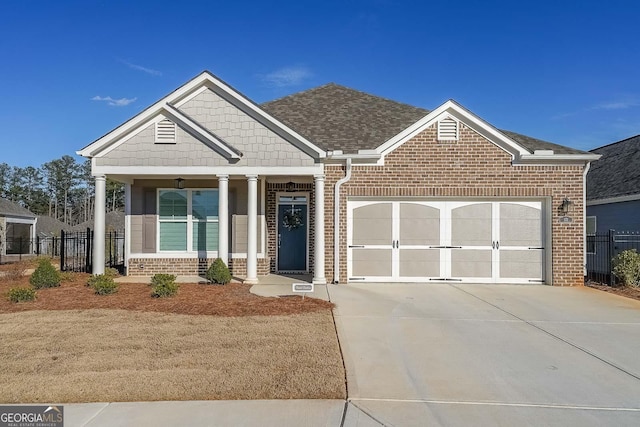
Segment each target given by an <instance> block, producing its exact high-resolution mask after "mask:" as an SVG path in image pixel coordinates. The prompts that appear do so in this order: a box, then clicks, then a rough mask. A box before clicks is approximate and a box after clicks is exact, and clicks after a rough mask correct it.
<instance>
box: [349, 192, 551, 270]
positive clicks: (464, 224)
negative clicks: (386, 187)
mask: <svg viewBox="0 0 640 427" xmlns="http://www.w3.org/2000/svg"><path fill="white" fill-rule="evenodd" d="M545 206H546V204H545V201H544V200H433V201H432V200H412V199H405V200H403V199H397V200H396V199H386V200H349V201H348V202H347V276H348V281H349V282H433V281H456V282H471V283H541V282H544V281H545V264H546V256H545V241H546V230H548V228H549V225H548V224H547V221H546V218H547V217H548V215H547V214H546V213H545V209H544V208H545Z"/></svg>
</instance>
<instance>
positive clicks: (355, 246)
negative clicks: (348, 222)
mask: <svg viewBox="0 0 640 427" xmlns="http://www.w3.org/2000/svg"><path fill="white" fill-rule="evenodd" d="M349 247H350V248H364V245H349Z"/></svg>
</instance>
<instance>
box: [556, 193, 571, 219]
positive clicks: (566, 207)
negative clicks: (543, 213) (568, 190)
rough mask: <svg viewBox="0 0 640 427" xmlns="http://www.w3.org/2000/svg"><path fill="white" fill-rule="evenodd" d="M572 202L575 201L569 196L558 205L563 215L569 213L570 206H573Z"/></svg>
mask: <svg viewBox="0 0 640 427" xmlns="http://www.w3.org/2000/svg"><path fill="white" fill-rule="evenodd" d="M572 204H573V202H572V201H571V200H569V198H568V197H565V198H564V199H563V200H562V203H561V204H560V206H559V207H558V210H559V211H560V213H561V214H562V215H566V214H567V213H569V208H570V207H571V205H572Z"/></svg>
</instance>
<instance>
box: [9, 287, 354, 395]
mask: <svg viewBox="0 0 640 427" xmlns="http://www.w3.org/2000/svg"><path fill="white" fill-rule="evenodd" d="M87 277H88V276H87V275H75V277H74V280H73V281H69V282H63V284H62V286H61V287H60V288H53V289H46V290H40V291H38V298H37V301H35V302H26V303H19V304H15V303H10V302H8V301H7V299H6V292H7V290H8V289H9V288H10V287H14V286H16V285H17V284H18V283H17V282H14V281H12V282H11V283H10V282H9V281H8V280H6V279H5V278H4V277H0V295H1V298H0V402H1V403H17V402H23V403H26V402H61V403H65V402H98V401H151V400H210V399H211V400H212V399H326V398H345V396H346V390H345V373H344V368H343V364H342V359H341V356H340V350H339V347H338V342H337V338H336V333H335V328H334V324H333V319H332V316H331V311H330V308H331V304H330V303H328V302H325V301H319V300H315V299H313V298H305V299H304V301H303V300H302V299H301V298H299V297H291V298H263V297H258V296H256V295H252V294H250V293H249V287H248V286H245V285H241V284H231V285H226V286H212V285H197V284H183V285H181V286H180V290H179V292H178V295H176V296H175V297H171V298H164V299H156V298H152V297H151V296H150V287H149V286H148V285H145V284H121V285H120V290H119V291H118V293H116V294H114V295H109V296H98V295H94V294H93V291H92V290H91V289H90V288H88V287H87V286H85V282H86V278H87ZM19 282H22V284H24V285H26V284H28V279H27V278H23V279H20V281H19Z"/></svg>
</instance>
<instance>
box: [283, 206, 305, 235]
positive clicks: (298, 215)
mask: <svg viewBox="0 0 640 427" xmlns="http://www.w3.org/2000/svg"><path fill="white" fill-rule="evenodd" d="M303 225H304V224H303V222H302V209H296V208H291V209H289V210H287V211H285V213H284V215H283V217H282V226H283V227H284V228H286V229H287V230H289V231H291V230H295V229H296V228H300V227H302V226H303Z"/></svg>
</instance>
